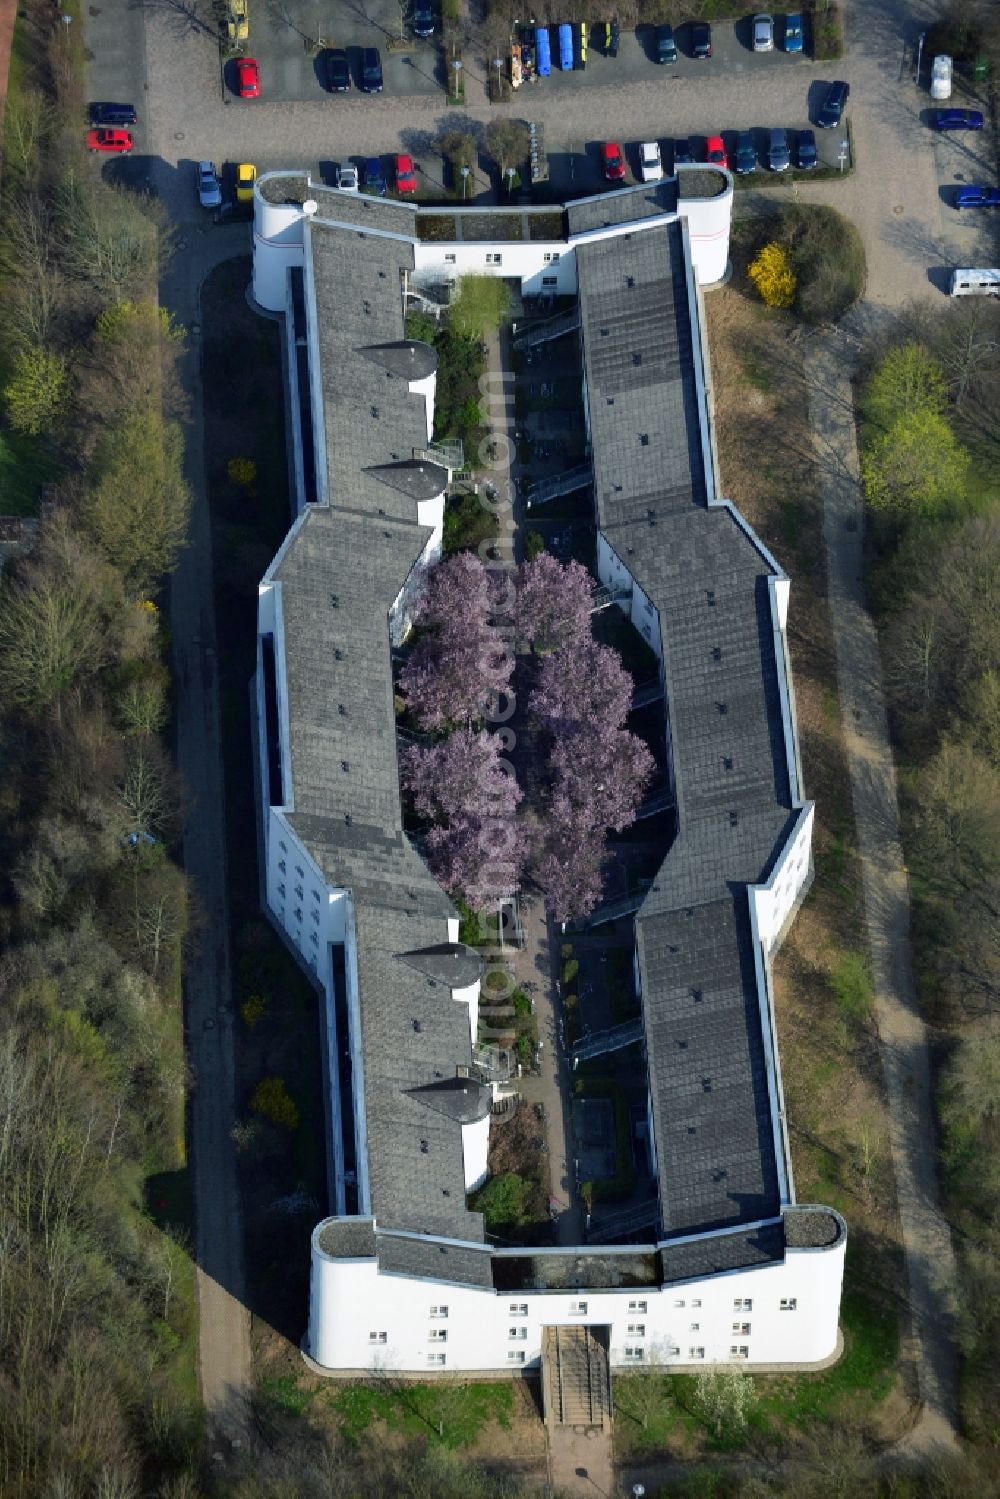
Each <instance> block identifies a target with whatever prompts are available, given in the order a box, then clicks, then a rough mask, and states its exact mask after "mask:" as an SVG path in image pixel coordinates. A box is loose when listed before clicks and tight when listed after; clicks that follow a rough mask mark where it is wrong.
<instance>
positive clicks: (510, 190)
mask: <svg viewBox="0 0 1000 1499" xmlns="http://www.w3.org/2000/svg"><path fill="white" fill-rule="evenodd" d="M513 195H514V168H513V167H508V168H507V196H508V198H511V197H513Z"/></svg>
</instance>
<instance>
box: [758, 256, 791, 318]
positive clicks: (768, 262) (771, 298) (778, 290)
mask: <svg viewBox="0 0 1000 1499" xmlns="http://www.w3.org/2000/svg"><path fill="white" fill-rule="evenodd" d="M749 275H750V280H751V281H752V282H753V284H754V286H755V287H756V288H757V291H758V292H759V294H760V298H761V301H762V302H763V303H764V304H765V306H767V307H791V305H792V303H793V302H794V300H795V272H794V271H793V270H792V265H791V261H790V260H789V258H788V251H787V250H783V249H782V248H781V246H780V245H776V244H770V245H765V246H764V248H763V250H761V252H760V254H759V255H758V256H757V258H756V260H754V261H752V262H751V265H750V271H749Z"/></svg>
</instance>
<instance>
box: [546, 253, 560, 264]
mask: <svg viewBox="0 0 1000 1499" xmlns="http://www.w3.org/2000/svg"><path fill="white" fill-rule="evenodd" d="M561 254H562V251H561V250H555V251H553V252H552V253H551V254H545V255H543V256H542V260H543V261H544V262H545V264H546V265H550V264H551V265H555V263H556V261H557V260H558V259H559V256H560V255H561Z"/></svg>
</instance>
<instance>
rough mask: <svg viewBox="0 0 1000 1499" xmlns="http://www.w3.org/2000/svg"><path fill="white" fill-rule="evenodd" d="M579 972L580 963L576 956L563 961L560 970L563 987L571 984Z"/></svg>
mask: <svg viewBox="0 0 1000 1499" xmlns="http://www.w3.org/2000/svg"><path fill="white" fill-rule="evenodd" d="M579 972H580V964H579V962H578V960H577V959H576V958H570V959H569V961H568V962H567V963H564V964H563V971H562V981H563V987H564V988H565V987H566V986H567V985H569V984H571V983H572V982H573V980H574V979H575V978H576V976H577V974H578V973H579Z"/></svg>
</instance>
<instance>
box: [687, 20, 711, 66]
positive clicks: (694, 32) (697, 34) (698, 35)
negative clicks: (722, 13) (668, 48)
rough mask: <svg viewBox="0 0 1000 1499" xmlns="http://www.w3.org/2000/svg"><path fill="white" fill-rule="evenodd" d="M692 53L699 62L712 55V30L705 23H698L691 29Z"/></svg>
mask: <svg viewBox="0 0 1000 1499" xmlns="http://www.w3.org/2000/svg"><path fill="white" fill-rule="evenodd" d="M691 52H692V54H693V56H695V57H696V58H698V60H699V62H704V60H705V58H706V57H711V55H712V28H711V26H708V25H706V23H705V22H704V21H696V22H695V23H694V25H693V26H692V27H691Z"/></svg>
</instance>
